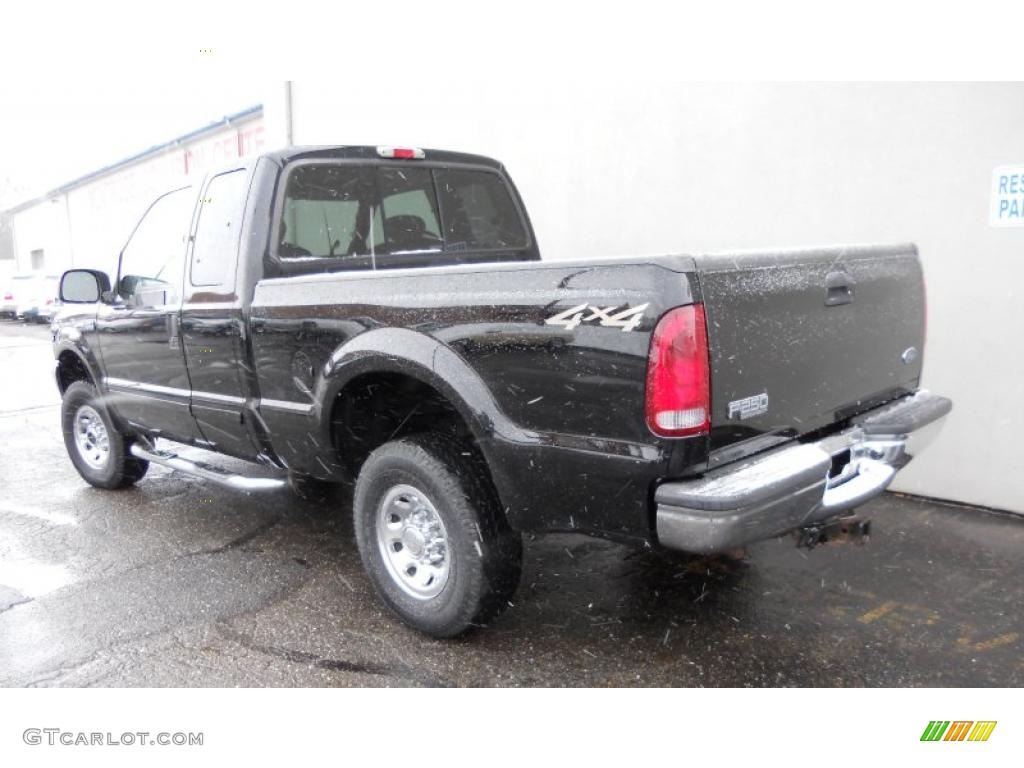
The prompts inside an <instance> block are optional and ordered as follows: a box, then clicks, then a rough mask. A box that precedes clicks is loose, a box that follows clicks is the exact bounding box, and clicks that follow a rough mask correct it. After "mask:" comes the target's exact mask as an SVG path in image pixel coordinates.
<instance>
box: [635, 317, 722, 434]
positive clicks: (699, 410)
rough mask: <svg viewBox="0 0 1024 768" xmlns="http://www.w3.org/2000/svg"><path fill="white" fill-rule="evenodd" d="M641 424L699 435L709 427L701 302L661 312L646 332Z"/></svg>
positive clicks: (708, 379)
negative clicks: (644, 415)
mask: <svg viewBox="0 0 1024 768" xmlns="http://www.w3.org/2000/svg"><path fill="white" fill-rule="evenodd" d="M646 412H647V426H648V427H650V430H651V431H652V432H653V433H654V434H656V435H661V436H662V437H686V436H687V435H700V434H704V433H706V432H707V431H708V429H709V428H710V426H711V374H710V371H709V363H708V329H707V321H706V320H705V318H704V305H703V304H691V305H690V306H688V307H678V308H677V309H673V310H672V311H671V312H669V313H667V314H666V315H665V316H664V317H662V318H661V320H659V321H658V325H657V326H656V327H655V329H654V334H653V335H652V336H651V352H650V355H649V357H648V359H647V398H646Z"/></svg>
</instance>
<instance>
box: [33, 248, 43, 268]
mask: <svg viewBox="0 0 1024 768" xmlns="http://www.w3.org/2000/svg"><path fill="white" fill-rule="evenodd" d="M45 262H46V260H45V259H44V258H43V252H42V250H38V251H32V271H33V272H42V271H43V268H44V267H45V266H46V263H45Z"/></svg>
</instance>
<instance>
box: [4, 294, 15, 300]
mask: <svg viewBox="0 0 1024 768" xmlns="http://www.w3.org/2000/svg"><path fill="white" fill-rule="evenodd" d="M4 301H14V294H13V293H5V294H4Z"/></svg>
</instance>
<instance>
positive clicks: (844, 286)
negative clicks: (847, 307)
mask: <svg viewBox="0 0 1024 768" xmlns="http://www.w3.org/2000/svg"><path fill="white" fill-rule="evenodd" d="M855 285H856V282H854V279H853V278H852V277H850V276H849V275H848V274H846V273H845V272H829V273H828V275H827V276H826V277H825V306H826V307H837V306H839V305H840V304H849V303H850V302H851V301H853V289H854V286H855Z"/></svg>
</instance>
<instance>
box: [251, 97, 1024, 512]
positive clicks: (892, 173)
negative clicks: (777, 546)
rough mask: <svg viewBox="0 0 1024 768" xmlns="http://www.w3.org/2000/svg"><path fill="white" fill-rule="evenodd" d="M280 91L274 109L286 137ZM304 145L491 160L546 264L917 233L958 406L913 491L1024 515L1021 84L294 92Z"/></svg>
mask: <svg viewBox="0 0 1024 768" xmlns="http://www.w3.org/2000/svg"><path fill="white" fill-rule="evenodd" d="M283 98H284V89H282V88H279V87H275V88H274V89H273V90H272V91H268V94H267V99H266V101H265V109H266V112H265V115H266V116H267V120H268V125H267V135H268V139H269V141H268V144H271V145H276V144H280V143H282V142H283V138H282V137H283V136H284V135H285V130H284V126H283V120H284V117H283V116H284V109H283V107H282V101H283ZM292 103H293V106H292V121H293V125H292V131H293V140H294V143H296V144H320V143H324V144H327V143H330V144H334V143H350V144H399V145H403V144H405V145H415V146H425V147H435V148H445V149H457V150H464V151H469V152H478V153H481V154H485V155H492V156H495V157H497V158H499V159H501V160H502V161H504V162H505V163H506V165H507V167H508V168H509V170H510V172H511V174H512V176H513V178H514V179H515V181H516V183H517V185H518V186H519V188H520V191H521V192H522V194H523V197H524V198H525V200H526V205H527V207H528V209H529V211H530V214H531V218H532V220H533V223H534V226H535V228H536V230H537V235H538V240H539V242H540V246H541V250H542V252H543V255H544V258H545V259H561V258H566V257H584V258H597V257H602V256H610V255H614V254H640V253H664V252H690V253H693V252H701V251H715V250H724V249H733V248H760V247H767V246H801V245H813V244H823V243H838V242H843V243H846V242H878V241H907V240H911V241H914V242H916V243H917V244H918V245H919V246H920V249H921V255H922V259H923V261H924V265H925V271H926V275H927V279H928V305H929V325H928V346H927V353H926V356H925V377H924V378H925V381H924V384H925V386H928V387H929V388H931V389H933V390H934V391H936V392H940V393H942V394H946V395H949V396H951V397H952V398H953V399H954V400H955V402H956V407H955V410H954V412H953V414H952V415H951V416H950V418H949V419H948V422H947V425H946V427H945V430H944V432H943V434H942V435H941V436H940V438H939V440H937V441H936V443H935V444H934V445H932V446H931V448H930V450H929V451H928V452H927V453H926V454H924V455H923V456H922V457H921V458H919V459H918V460H917V461H916V462H915V463H913V464H911V465H910V467H908V468H907V470H906V471H905V472H904V473H902V474H901V475H900V480H899V482H898V484H897V488H898V489H901V490H904V491H909V492H913V493H919V494H924V495H928V496H935V497H940V498H946V499H952V500H957V501H963V502H968V503H973V504H980V505H985V506H991V507H998V508H1003V509H1009V510H1014V511H1017V512H1024V467H1022V462H1021V460H1020V457H1019V452H1018V450H1017V439H1018V436H1019V435H1020V434H1024V409H1021V408H1020V407H1019V406H1018V405H1017V403H1018V402H1019V396H1018V389H1019V382H1021V381H1024V353H1022V352H1021V351H1020V349H1021V342H1020V338H1021V334H1022V332H1024V295H1022V288H1021V286H1024V228H1003V229H997V228H992V227H990V226H989V223H988V218H987V217H988V207H989V193H990V184H991V175H992V170H993V168H995V167H996V166H1001V165H1008V164H1024V138H1022V136H1024V134H1022V131H1021V126H1022V125H1024V85H1021V84H999V85H971V84H956V85H941V84H940V85H895V84H893V85H884V84H872V85H858V84H844V85H808V84H782V85H664V86H642V87H641V86H635V85H622V84H611V85H605V86H601V87H596V86H595V87H580V86H577V85H572V86H553V87H547V88H544V87H537V86H530V87H523V88H518V89H516V88H511V89H510V88H509V87H507V86H504V85H476V84H470V85H465V86H449V85H445V86H444V87H443V88H433V87H432V88H422V89H415V88H402V89H400V90H395V89H383V88H378V89H375V90H373V91H366V92H363V93H360V94H358V95H353V94H352V93H351V92H349V94H348V96H347V97H346V98H345V99H338V98H337V85H336V84H335V83H321V84H317V83H305V82H300V83H295V84H293V86H292Z"/></svg>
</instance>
